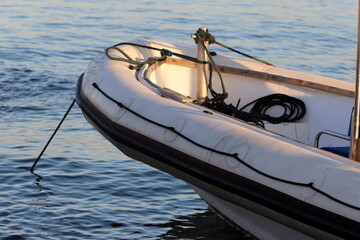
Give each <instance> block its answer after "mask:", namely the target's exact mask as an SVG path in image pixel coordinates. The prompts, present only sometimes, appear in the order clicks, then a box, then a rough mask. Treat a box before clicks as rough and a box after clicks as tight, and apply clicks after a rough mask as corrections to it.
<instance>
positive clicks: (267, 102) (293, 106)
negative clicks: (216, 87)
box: [204, 94, 306, 128]
mask: <svg viewBox="0 0 360 240" xmlns="http://www.w3.org/2000/svg"><path fill="white" fill-rule="evenodd" d="M204 105H205V106H206V107H208V108H210V109H213V110H216V111H218V112H221V113H224V114H227V115H230V116H233V117H235V118H238V119H241V120H243V121H246V122H252V123H254V124H256V125H257V126H260V127H263V128H264V127H265V125H264V122H263V121H268V122H270V123H273V124H279V123H283V122H295V121H298V120H300V119H301V118H303V117H304V116H305V114H306V107H305V104H304V102H303V101H301V100H300V99H297V98H294V97H290V96H288V95H285V94H271V95H268V96H265V97H261V98H259V99H256V100H254V101H252V102H250V103H248V104H246V105H244V106H243V107H242V108H241V109H237V107H235V106H233V105H232V104H226V103H225V102H224V101H223V100H222V99H216V97H214V98H213V99H208V100H207V101H206V103H205V104H204ZM251 105H254V106H253V107H252V108H251V110H250V111H249V112H245V111H244V110H245V109H246V108H248V107H249V106H251ZM274 107H278V108H280V109H282V111H283V112H282V114H281V115H280V116H271V115H269V114H268V113H269V111H270V109H271V108H274Z"/></svg>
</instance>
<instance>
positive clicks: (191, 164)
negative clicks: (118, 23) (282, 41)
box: [77, 41, 360, 239]
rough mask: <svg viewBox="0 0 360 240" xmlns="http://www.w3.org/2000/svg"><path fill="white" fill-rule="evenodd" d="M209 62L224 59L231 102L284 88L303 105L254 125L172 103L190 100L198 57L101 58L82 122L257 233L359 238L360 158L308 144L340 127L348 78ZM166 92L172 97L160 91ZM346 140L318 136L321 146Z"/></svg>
mask: <svg viewBox="0 0 360 240" xmlns="http://www.w3.org/2000/svg"><path fill="white" fill-rule="evenodd" d="M142 44H145V45H151V46H152V47H154V46H155V47H158V48H167V49H170V50H171V51H174V52H180V53H182V54H186V55H192V56H193V55H194V54H193V52H194V51H193V50H192V49H187V48H182V47H176V46H172V45H170V44H165V43H154V42H151V41H143V42H142ZM121 48H122V49H123V50H124V51H126V53H127V54H129V55H131V56H132V57H133V58H134V59H135V58H136V59H147V58H148V57H152V56H157V55H158V51H156V50H149V49H143V48H138V47H134V46H131V45H125V46H121ZM112 54H114V55H115V56H117V57H122V54H121V53H116V52H114V53H112ZM215 59H216V61H217V62H219V63H221V65H222V67H221V71H223V74H224V78H225V79H226V81H225V83H226V85H227V87H228V92H229V98H228V101H230V102H232V103H233V104H234V103H236V101H237V99H238V98H239V97H241V99H242V102H244V104H245V103H248V102H251V101H252V100H253V99H254V98H255V99H256V98H257V97H261V96H264V95H268V94H272V93H282V94H287V95H290V96H294V97H297V98H300V99H301V100H302V101H304V102H305V104H306V107H307V113H306V115H305V117H304V118H303V119H302V120H300V121H298V122H295V123H282V124H271V123H266V122H265V128H266V129H262V128H259V127H256V126H253V125H252V124H249V123H246V122H243V121H239V120H238V119H234V118H232V117H229V116H225V115H223V114H220V113H217V112H216V111H212V110H210V109H206V108H204V107H203V106H199V105H197V104H194V103H192V102H189V101H187V102H188V103H184V102H180V101H179V99H178V96H183V95H185V96H190V97H191V98H192V99H194V98H196V84H195V83H194V82H196V81H194V79H195V75H196V69H195V67H196V64H195V65H194V63H193V62H191V61H183V60H182V59H178V58H176V57H171V58H170V57H169V58H168V59H167V60H166V61H164V62H161V64H158V63H156V64H150V66H147V65H145V66H144V67H142V68H141V69H139V70H138V71H135V70H131V69H129V63H124V62H121V61H120V62H119V61H113V60H110V59H108V58H107V57H106V56H105V55H100V56H99V57H98V58H96V59H95V60H94V61H93V62H92V63H91V64H90V65H89V66H88V69H87V70H86V72H85V74H84V76H83V77H82V78H81V79H80V80H79V85H78V89H77V102H78V104H79V105H80V107H81V108H82V110H83V112H84V115H85V116H86V118H87V119H88V121H89V122H90V123H91V124H92V125H93V126H94V127H95V128H97V129H98V130H99V132H100V133H102V134H103V135H104V136H105V137H106V138H107V139H108V140H109V141H111V142H112V143H113V144H114V145H115V146H117V147H118V148H119V149H120V150H121V151H123V152H124V153H125V154H127V155H129V156H130V157H132V158H134V159H138V160H140V161H143V162H145V163H146V164H149V165H151V166H153V167H156V168H158V169H160V170H162V171H165V172H167V173H170V174H172V175H174V176H175V177H178V178H180V179H183V180H184V181H186V182H188V183H190V184H191V185H192V186H193V187H194V189H195V190H196V191H197V192H198V193H199V195H200V196H202V198H204V199H205V200H206V201H207V202H208V203H209V204H210V205H212V206H213V207H214V208H216V209H217V210H218V211H219V212H221V214H223V215H224V216H226V217H227V218H228V219H230V220H231V221H233V222H234V223H236V224H237V225H239V226H241V227H242V228H244V229H246V230H248V231H250V232H251V233H252V234H254V235H255V236H258V237H261V238H266V239H279V238H283V237H284V236H290V235H291V238H294V239H306V238H307V237H309V238H311V237H312V238H320V239H321V238H322V239H337V238H352V237H358V236H359V235H360V234H359V232H358V230H356V229H360V211H359V210H360V164H358V163H356V162H353V161H351V160H349V159H347V158H344V157H341V156H339V155H336V154H333V153H329V152H326V151H323V150H320V149H317V148H314V147H313V146H312V145H313V144H314V139H315V136H316V134H317V132H318V131H320V130H322V129H330V130H332V131H335V132H339V133H344V134H345V133H347V131H348V127H349V119H350V118H351V111H352V107H353V97H352V95H353V87H354V86H353V84H350V83H344V82H340V81H337V80H333V79H329V78H323V77H319V76H315V75H311V74H305V73H299V72H294V71H289V70H285V69H280V68H276V67H269V66H265V65H263V64H257V63H251V62H247V61H243V60H238V59H234V58H230V57H226V56H216V58H215ZM145 76H147V77H148V79H146V78H145ZM216 80H217V79H216V78H215V77H214V87H215V88H218V87H219V83H215V82H216ZM167 89H171V90H173V91H176V92H177V94H175V95H174V94H173V93H171V94H170V95H167V94H168V90H167ZM164 94H165V96H167V97H162V96H161V95H164ZM174 99H176V100H174ZM185 100H188V99H185ZM346 144H348V142H346V141H344V140H339V139H336V138H332V137H328V136H325V137H323V138H322V139H321V145H324V146H344V145H346ZM359 237H360V236H359Z"/></svg>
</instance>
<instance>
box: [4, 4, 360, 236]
mask: <svg viewBox="0 0 360 240" xmlns="http://www.w3.org/2000/svg"><path fill="white" fill-rule="evenodd" d="M356 7H357V1H355V0H353V1H350V0H344V1H335V0H317V1H313V0H298V1H285V0H254V1H236V0H224V1H209V0H208V1H204V0H200V1H193V0H191V1H190V0H183V1H180V0H175V1H170V0H165V1H145V0H139V1H114V0H110V1H85V0H71V1H65V0H64V1H60V0H49V1H40V0H39V1H33V0H28V1H26V0H14V1H0V160H1V161H0V239H180V238H182V239H246V238H247V237H246V233H245V234H244V233H241V232H239V231H237V230H236V229H234V228H232V227H231V226H230V225H228V224H227V223H226V222H225V221H223V220H222V219H221V218H219V217H217V216H216V215H215V214H214V213H212V211H210V210H209V209H208V207H207V205H206V204H205V203H204V202H203V201H202V200H201V199H200V198H199V197H198V196H197V195H196V194H195V193H194V192H193V191H192V190H191V189H190V188H189V187H188V186H187V185H186V184H185V183H184V182H182V181H180V180H177V179H174V178H173V177H171V176H168V175H166V174H164V173H162V172H159V171H158V170H155V169H153V168H150V167H148V166H146V165H144V164H142V163H140V162H137V161H135V160H132V159H129V158H128V157H126V156H124V155H123V154H122V153H120V152H119V151H118V150H117V149H115V148H114V147H113V146H112V145H111V144H110V143H108V142H107V141H106V140H104V139H103V138H102V137H101V136H100V135H99V134H98V133H97V132H96V131H95V130H93V129H92V127H91V126H90V125H89V124H88V123H87V122H86V121H85V120H84V119H83V117H82V115H81V112H80V110H79V108H78V107H77V106H76V107H75V108H74V109H73V110H72V111H71V113H70V115H69V116H68V118H67V120H66V121H65V123H64V125H63V127H62V129H61V131H60V132H59V133H58V134H57V136H56V137H55V138H54V140H53V142H52V143H51V145H50V147H49V149H48V150H47V151H46V153H45V154H44V157H43V159H42V160H41V162H40V163H39V165H38V168H37V170H36V173H37V174H38V175H34V174H31V173H30V172H29V171H28V169H29V168H30V166H31V165H32V163H33V161H34V160H35V158H36V157H37V155H38V154H39V153H40V151H41V149H42V147H43V146H44V144H45V143H46V141H47V139H48V138H49V136H50V135H51V133H52V131H53V129H54V128H55V127H56V125H57V123H58V122H59V121H60V119H61V117H62V115H63V114H64V112H65V111H66V108H67V107H68V106H69V105H70V103H71V101H72V99H73V97H74V89H75V84H76V81H77V78H78V76H79V75H80V74H81V73H82V72H83V71H84V69H85V67H86V65H87V64H88V62H89V61H90V60H91V59H92V58H93V57H94V56H96V55H97V54H98V53H99V52H101V51H102V50H103V49H104V48H105V47H107V46H110V45H113V44H115V43H118V42H122V41H129V40H133V39H138V38H151V39H156V40H161V41H167V42H171V43H176V44H182V45H187V46H192V45H193V44H194V43H193V40H192V39H191V38H190V35H191V34H192V33H194V32H195V31H196V29H197V28H198V27H204V26H205V27H208V28H210V31H212V33H213V34H214V35H215V36H216V37H217V40H218V41H220V42H223V43H225V44H227V45H230V46H233V47H235V48H238V49H239V50H242V51H244V52H247V53H249V54H252V55H255V56H257V57H261V58H263V59H265V60H267V61H270V62H272V63H274V64H276V65H278V66H281V67H286V68H291V69H295V70H300V71H306V72H311V73H315V74H320V75H324V76H328V77H334V78H338V79H341V80H344V81H350V82H353V81H354V76H355V52H356V21H357V16H356V12H357V11H356Z"/></svg>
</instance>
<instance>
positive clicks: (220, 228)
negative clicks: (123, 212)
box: [146, 209, 256, 240]
mask: <svg viewBox="0 0 360 240" xmlns="http://www.w3.org/2000/svg"><path fill="white" fill-rule="evenodd" d="M146 227H157V228H166V229H168V228H170V229H169V230H168V231H167V232H166V233H164V234H161V235H160V236H158V237H159V239H239V240H251V239H256V238H255V237H254V236H251V235H250V234H249V233H247V232H245V231H243V230H241V229H239V228H234V227H232V226H230V225H229V224H228V223H227V222H226V221H224V220H223V219H221V218H220V217H219V216H218V215H217V214H216V213H214V212H213V211H212V210H211V209H208V210H206V211H205V212H203V213H196V214H192V215H188V216H179V217H177V218H175V219H171V221H170V222H168V223H164V224H147V225H146Z"/></svg>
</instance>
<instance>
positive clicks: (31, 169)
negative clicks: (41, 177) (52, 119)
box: [30, 99, 75, 173]
mask: <svg viewBox="0 0 360 240" xmlns="http://www.w3.org/2000/svg"><path fill="white" fill-rule="evenodd" d="M74 104H75V99H74V100H73V101H72V103H71V105H70V107H69V108H68V110H67V111H66V113H65V115H64V116H63V118H62V119H61V121H60V123H59V125H58V126H57V127H56V129H55V131H54V132H53V134H52V135H51V137H50V139H49V140H48V142H47V143H46V145H45V147H44V148H43V150H42V151H41V153H40V154H39V156H38V158H37V159H36V160H35V162H34V164H33V165H32V167H31V168H30V172H32V173H33V172H34V168H35V166H36V164H37V163H38V162H39V160H40V158H41V156H42V155H43V153H44V152H45V150H46V148H47V147H48V146H49V144H50V142H51V140H52V139H53V137H54V136H55V134H56V133H57V131H58V130H59V128H60V127H61V124H62V123H63V122H64V120H65V118H66V117H67V115H68V114H69V112H70V110H71V109H72V107H73V106H74Z"/></svg>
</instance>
